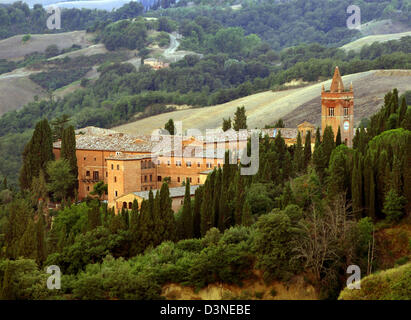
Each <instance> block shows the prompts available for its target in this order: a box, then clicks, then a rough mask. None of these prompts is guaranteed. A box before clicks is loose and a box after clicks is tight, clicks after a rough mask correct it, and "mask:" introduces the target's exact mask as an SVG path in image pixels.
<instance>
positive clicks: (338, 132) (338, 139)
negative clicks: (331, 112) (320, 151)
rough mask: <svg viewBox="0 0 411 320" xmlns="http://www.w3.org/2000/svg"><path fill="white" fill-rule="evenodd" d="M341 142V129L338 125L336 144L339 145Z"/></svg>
mask: <svg viewBox="0 0 411 320" xmlns="http://www.w3.org/2000/svg"><path fill="white" fill-rule="evenodd" d="M341 143H342V142H341V129H340V126H338V131H337V136H336V137H335V146H336V147H338V146H339V145H340V144H341Z"/></svg>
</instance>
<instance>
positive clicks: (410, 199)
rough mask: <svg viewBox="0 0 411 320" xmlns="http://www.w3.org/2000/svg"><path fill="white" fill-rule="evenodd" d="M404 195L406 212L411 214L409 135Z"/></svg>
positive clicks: (404, 169) (406, 150) (410, 152)
mask: <svg viewBox="0 0 411 320" xmlns="http://www.w3.org/2000/svg"><path fill="white" fill-rule="evenodd" d="M403 179H404V182H406V183H404V186H403V195H404V197H405V199H406V201H407V202H406V205H405V212H411V183H410V181H411V136H410V135H408V138H407V141H406V144H405V151H404V167H403Z"/></svg>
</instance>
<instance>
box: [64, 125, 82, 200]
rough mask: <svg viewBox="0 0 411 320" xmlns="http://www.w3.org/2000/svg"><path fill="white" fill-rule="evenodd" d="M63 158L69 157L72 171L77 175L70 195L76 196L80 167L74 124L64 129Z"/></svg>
mask: <svg viewBox="0 0 411 320" xmlns="http://www.w3.org/2000/svg"><path fill="white" fill-rule="evenodd" d="M61 158H63V159H67V161H68V163H69V165H70V172H71V173H72V174H73V176H74V177H75V181H74V184H73V187H72V190H71V192H70V195H71V196H72V197H74V195H75V193H76V190H77V189H78V178H77V177H78V167H77V156H76V134H75V132H74V127H73V126H69V127H67V128H66V129H64V131H63V137H62V140H61Z"/></svg>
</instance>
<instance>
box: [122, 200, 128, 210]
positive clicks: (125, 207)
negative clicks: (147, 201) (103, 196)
mask: <svg viewBox="0 0 411 320" xmlns="http://www.w3.org/2000/svg"><path fill="white" fill-rule="evenodd" d="M123 208H124V209H127V202H125V201H124V202H123Z"/></svg>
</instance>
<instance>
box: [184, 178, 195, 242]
mask: <svg viewBox="0 0 411 320" xmlns="http://www.w3.org/2000/svg"><path fill="white" fill-rule="evenodd" d="M182 225H183V237H184V239H191V238H193V236H194V232H193V212H192V207H191V195H190V180H188V179H187V181H186V191H185V195H184V205H183V213H182Z"/></svg>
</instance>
